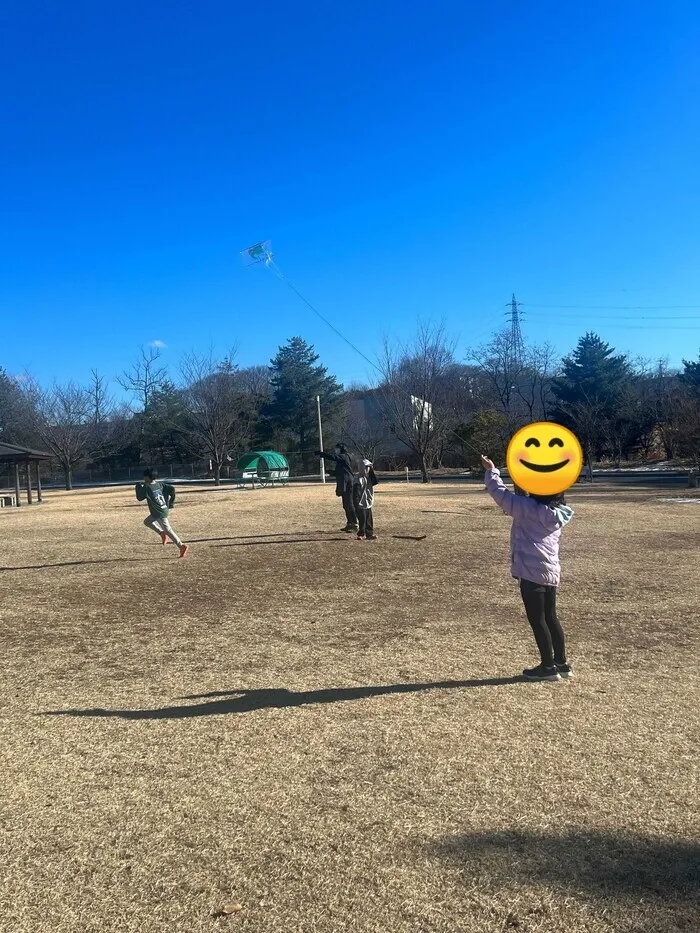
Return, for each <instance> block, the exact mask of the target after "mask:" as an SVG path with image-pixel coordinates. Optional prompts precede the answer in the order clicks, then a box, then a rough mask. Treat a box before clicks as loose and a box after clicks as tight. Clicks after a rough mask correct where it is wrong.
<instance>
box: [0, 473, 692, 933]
mask: <svg viewBox="0 0 700 933" xmlns="http://www.w3.org/2000/svg"><path fill="white" fill-rule="evenodd" d="M669 495H673V494H672V493H668V492H663V491H658V490H654V489H649V488H646V489H643V488H638V487H635V488H634V489H632V488H629V489H626V488H624V487H623V488H616V489H614V488H612V487H605V486H602V485H601V486H598V485H595V486H593V487H592V488H586V489H583V488H581V489H579V488H578V487H577V488H575V489H574V490H572V491H571V493H570V495H569V497H568V498H569V501H570V503H571V505H572V506H573V507H574V509H575V512H576V515H575V518H574V521H573V523H572V524H571V525H570V526H569V527H568V528H567V529H566V530H565V532H564V536H563V539H562V542H563V543H562V563H563V568H564V574H563V581H562V587H561V590H560V597H559V604H560V615H561V618H562V622H563V624H564V627H565V630H566V632H567V635H568V638H569V646H570V651H569V654H570V660H571V661H572V663H573V665H574V668H575V679H574V680H573V681H571V682H569V683H561V684H530V683H526V682H523V681H522V680H521V679H520V678H519V676H518V675H519V674H520V672H521V671H522V668H523V667H524V666H529V665H531V664H534V663H536V662H537V660H538V658H537V655H536V652H535V646H534V639H533V638H532V635H531V633H530V630H529V628H528V626H527V623H526V620H525V615H524V611H523V609H522V605H521V602H520V596H519V592H518V589H517V586H516V585H515V583H514V581H513V580H512V579H511V578H510V576H509V561H508V533H509V527H510V520H509V519H508V518H507V517H505V516H504V515H503V514H502V513H501V512H500V511H499V510H498V509H497V508H496V507H495V505H494V504H493V503H492V501H491V500H490V499H489V498H488V497H487V495H486V494H485V493H484V492H483V490H482V489H481V488H480V487H477V486H467V485H460V484H450V483H445V484H442V483H441V484H435V485H432V486H426V487H423V486H420V485H417V484H416V485H413V484H412V485H410V486H407V485H405V484H403V485H402V484H399V483H382V484H380V486H379V487H378V489H377V495H376V500H375V503H376V507H375V525H376V530H377V533H378V535H379V541H377V542H358V541H357V540H355V538H354V536H350V535H345V534H343V533H341V532H340V531H339V529H340V528H341V527H342V524H343V520H344V517H343V514H342V510H341V508H340V503H339V501H338V500H337V499H336V498H335V497H334V495H333V488H332V486H327V487H325V488H323V487H320V486H292V487H290V488H283V489H279V488H277V489H267V490H256V491H250V490H246V491H239V490H234V489H232V488H230V487H225V488H222V489H219V490H216V489H213V488H211V487H208V488H197V487H192V488H187V487H185V488H182V489H181V490H179V493H178V502H177V507H176V508H175V509H174V511H173V513H172V522H173V526H174V527H175V529H176V530H177V531H178V533H179V534H180V536H181V537H182V538H183V539H184V540H185V541H187V542H188V543H189V544H190V545H191V547H190V553H189V554H188V556H187V557H186V558H185V559H184V560H179V559H178V558H177V549H176V548H175V547H174V546H172V545H168V546H166V547H162V546H161V544H160V541H159V539H158V537H157V536H156V535H155V534H153V533H152V532H150V531H148V530H147V529H146V528H144V527H143V525H142V522H143V519H144V518H145V517H146V515H147V510H146V508H145V507H144V506H143V505H141V504H139V503H137V502H136V500H135V498H134V495H133V489H132V488H127V489H122V488H117V489H109V490H89V491H79V492H74V493H56V492H54V493H51V492H49V493H48V494H47V496H46V499H47V501H46V502H45V503H44V504H43V505H41V506H35V507H32V508H22V509H6V510H3V511H2V513H0V535H1V536H2V541H3V554H2V558H1V559H0V565H1V569H0V588H1V590H2V603H1V605H2V643H3V659H4V664H3V673H2V680H3V682H2V709H1V711H0V712H1V717H0V729H1V732H0V739H1V741H2V750H3V759H4V764H3V779H4V780H3V785H4V787H3V791H2V796H1V798H0V817H1V819H0V841H1V850H0V855H1V862H2V877H3V883H2V885H0V929H2V930H3V931H5V930H6V931H8V933H9V931H12V933H30V931H31V933H49V931H51V933H78V931H81V933H82V931H90V933H92V931H95V933H97V931H100V933H104V931H110V933H112V931H114V933H117V931H118V933H122V931H124V933H126V931H139V933H151V931H153V933H174V931H182V933H200V931H217V930H236V931H251V933H252V931H254V933H292V931H294V933H296V931H298V933H341V931H343V933H344V931H348V933H350V931H359V933H370V931H371V933H394V931H396V933H409V931H415V933H423V931H425V933H427V931H431V933H432V931H435V933H438V931H439V933H476V931H479V933H497V931H499V933H500V931H511V930H515V931H518V933H523V931H527V933H534V931H547V933H574V931H576V933H579V931H581V933H583V931H585V933H670V931H675V930H683V931H689V933H690V931H697V930H698V929H700V908H699V904H700V843H699V841H698V831H699V829H700V817H699V815H698V790H699V786H700V784H699V782H698V756H697V751H698V747H699V746H700V729H699V728H698V726H699V721H700V714H699V712H698V700H699V699H700V691H699V690H698V674H697V666H698V647H699V644H700V637H699V636H700V611H699V607H700V582H699V581H700V573H699V571H700V559H699V557H698V554H699V545H700V501H695V502H679V503H674V502H670V501H665V499H664V497H667V496H669ZM688 495H689V496H691V497H692V496H697V493H696V492H695V491H693V492H691V493H689V494H688ZM423 536H425V537H423ZM419 539H420V540H419Z"/></svg>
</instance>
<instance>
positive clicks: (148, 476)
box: [136, 470, 189, 557]
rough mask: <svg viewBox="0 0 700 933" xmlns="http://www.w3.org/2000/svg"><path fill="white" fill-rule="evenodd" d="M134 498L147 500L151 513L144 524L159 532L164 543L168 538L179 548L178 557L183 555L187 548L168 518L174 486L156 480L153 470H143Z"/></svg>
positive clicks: (173, 496) (173, 498) (172, 500)
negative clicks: (141, 480)
mask: <svg viewBox="0 0 700 933" xmlns="http://www.w3.org/2000/svg"><path fill="white" fill-rule="evenodd" d="M136 498H137V499H138V500H139V502H143V500H144V499H145V500H146V501H147V502H148V510H149V512H150V513H151V514H150V515H149V516H148V518H147V519H145V520H144V525H145V526H146V527H147V528H152V529H153V531H155V532H156V533H157V534H159V535H160V539H161V541H162V542H163V544H164V545H165V544H166V543H167V541H168V538H170V540H171V541H172V542H173V544H177V546H178V547H179V548H180V557H184V556H185V554H187V551H188V550H189V548H188V547H187V545H186V544H183V543H182V541H181V540H180V539H179V538H178V536H177V535H176V534H175V532H174V531H173V529H172V526H171V524H170V520H169V519H168V514H169V512H170V509H172V507H173V505H174V504H175V487H174V486H172V485H171V484H170V483H162V482H161V481H160V480H157V479H156V475H155V473H154V472H153V470H144V471H143V482H142V483H137V484H136Z"/></svg>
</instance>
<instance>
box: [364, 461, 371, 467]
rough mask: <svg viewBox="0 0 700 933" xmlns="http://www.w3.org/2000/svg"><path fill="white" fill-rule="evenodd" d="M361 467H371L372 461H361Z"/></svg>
mask: <svg viewBox="0 0 700 933" xmlns="http://www.w3.org/2000/svg"><path fill="white" fill-rule="evenodd" d="M362 466H372V461H371V460H363V461H362Z"/></svg>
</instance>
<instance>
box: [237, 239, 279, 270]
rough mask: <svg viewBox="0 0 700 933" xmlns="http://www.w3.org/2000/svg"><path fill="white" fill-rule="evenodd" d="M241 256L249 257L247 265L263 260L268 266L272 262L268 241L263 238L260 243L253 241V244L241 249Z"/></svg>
mask: <svg viewBox="0 0 700 933" xmlns="http://www.w3.org/2000/svg"><path fill="white" fill-rule="evenodd" d="M241 256H247V257H248V259H250V262H249V263H248V265H253V264H254V263H255V264H257V263H259V262H264V263H265V265H266V266H269V265H270V263H271V262H272V252H271V251H270V241H269V240H263V242H262V243H255V244H254V245H253V246H249V247H248V249H242V250H241Z"/></svg>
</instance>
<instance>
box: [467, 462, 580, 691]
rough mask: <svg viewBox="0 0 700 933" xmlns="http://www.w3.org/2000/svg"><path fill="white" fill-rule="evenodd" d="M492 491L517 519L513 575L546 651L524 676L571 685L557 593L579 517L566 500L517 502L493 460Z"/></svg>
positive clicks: (489, 480)
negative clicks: (567, 540)
mask: <svg viewBox="0 0 700 933" xmlns="http://www.w3.org/2000/svg"><path fill="white" fill-rule="evenodd" d="M481 462H482V463H483V465H484V469H485V470H486V476H485V483H486V489H487V490H488V492H489V495H490V496H491V498H492V499H493V500H494V502H495V503H496V504H497V505H498V506H500V507H501V508H502V509H503V511H504V512H505V513H506V515H510V516H511V517H512V519H513V525H512V527H511V532H510V547H511V572H512V574H513V576H514V577H516V579H518V580H519V581H520V593H521V595H522V597H523V603H524V604H525V612H526V613H527V619H528V622H529V623H530V625H531V627H532V631H533V632H534V635H535V641H536V642H537V647H538V648H539V651H540V664H539V665H538V666H537V667H533V668H528V669H526V670H524V671H523V676H524V677H525V678H527V679H528V680H547V681H555V680H561V679H562V678H564V679H566V680H569V679H570V678H571V677H572V676H573V671H572V670H571V665H570V664H569V663H568V662H567V659H566V638H565V636H564V631H563V629H562V627H561V625H560V623H559V619H558V618H557V587H558V586H559V579H560V576H561V566H560V564H559V538H560V536H561V530H562V528H563V527H564V526H565V525H568V524H569V522H570V521H571V519H572V517H573V514H574V512H573V509H571V508H570V507H569V506H568V505H566V502H565V500H564V496H563V495H561V494H559V495H556V496H535V495H530V496H527V497H526V496H516V495H515V494H514V493H512V492H511V491H510V490H509V489H506V487H505V485H504V484H503V480H502V479H501V474H500V472H499V471H498V470H497V469H496V467H495V466H494V465H493V463H492V461H491V460H489V458H488V457H482V458H481Z"/></svg>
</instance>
